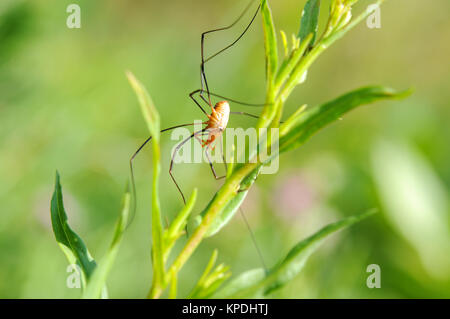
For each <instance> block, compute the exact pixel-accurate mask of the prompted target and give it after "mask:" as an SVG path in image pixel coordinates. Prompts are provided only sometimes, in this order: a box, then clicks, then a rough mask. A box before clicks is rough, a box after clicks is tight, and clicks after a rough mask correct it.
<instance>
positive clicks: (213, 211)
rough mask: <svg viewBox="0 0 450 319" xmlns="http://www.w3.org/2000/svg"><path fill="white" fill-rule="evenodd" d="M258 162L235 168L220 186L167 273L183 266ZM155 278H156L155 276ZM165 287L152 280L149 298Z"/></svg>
mask: <svg viewBox="0 0 450 319" xmlns="http://www.w3.org/2000/svg"><path fill="white" fill-rule="evenodd" d="M258 165H261V164H260V163H247V164H245V165H243V166H241V167H240V168H239V169H236V170H235V171H234V172H233V174H232V175H231V176H230V178H229V179H228V180H227V181H226V182H225V184H224V185H223V186H222V188H221V190H220V191H219V192H218V193H217V196H216V198H215V200H214V201H213V202H212V204H211V206H210V208H209V210H208V211H207V213H206V214H205V216H204V218H203V219H202V222H201V224H200V225H199V226H198V227H197V228H196V229H195V231H194V233H193V234H192V236H191V237H190V238H189V240H188V242H187V243H186V245H185V246H184V248H183V249H182V251H181V252H180V254H179V255H178V257H177V258H176V259H175V261H174V262H173V264H172V265H171V267H170V269H169V270H168V271H167V273H169V274H177V273H178V272H179V271H180V270H181V268H182V267H183V266H184V264H185V263H186V261H187V260H188V259H189V258H190V256H191V255H192V253H193V252H194V251H195V249H196V248H197V247H198V245H199V244H200V243H201V241H202V239H203V238H204V237H205V234H206V233H207V231H208V228H209V227H210V226H211V224H212V222H213V221H214V219H215V218H216V217H217V216H218V215H219V214H220V212H221V211H222V209H223V208H224V207H225V206H226V204H227V203H228V202H229V201H230V199H231V198H233V196H235V195H236V194H237V191H238V190H239V187H240V184H241V182H242V180H243V179H244V178H245V177H246V176H247V175H249V174H250V173H251V172H252V171H253V170H255V169H256V168H257V167H258ZM155 279H156V278H155ZM165 287H166V281H159V282H155V280H154V281H153V285H152V289H151V290H150V292H149V295H148V297H149V298H159V297H160V296H161V294H162V292H163V290H164V289H165Z"/></svg>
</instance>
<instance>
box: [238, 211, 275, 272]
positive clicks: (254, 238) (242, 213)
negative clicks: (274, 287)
mask: <svg viewBox="0 0 450 319" xmlns="http://www.w3.org/2000/svg"><path fill="white" fill-rule="evenodd" d="M239 212H240V213H241V216H242V219H243V220H244V223H245V225H246V226H247V229H248V231H249V232H250V237H251V238H252V242H253V245H254V246H255V248H256V251H257V252H258V257H259V260H260V261H261V264H262V265H263V267H264V270H265V272H266V274H267V273H268V272H269V270H268V268H267V266H266V263H265V262H264V257H263V255H262V252H261V249H259V246H258V243H257V242H256V237H255V234H254V233H253V231H252V228H251V227H250V223H249V222H248V220H247V217H245V214H244V211H243V210H242V208H241V207H239Z"/></svg>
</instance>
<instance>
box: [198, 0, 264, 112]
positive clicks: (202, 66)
mask: <svg viewBox="0 0 450 319" xmlns="http://www.w3.org/2000/svg"><path fill="white" fill-rule="evenodd" d="M253 2H254V0H251V1H250V3H249V4H248V6H247V7H246V8H245V10H244V11H243V12H242V13H241V15H240V16H239V17H238V18H237V19H236V20H235V21H234V22H233V23H232V24H230V25H229V26H227V27H223V28H218V29H214V30H209V31H206V32H203V33H202V37H201V56H202V62H201V64H200V83H201V88H202V89H201V92H200V97H201V98H202V99H203V100H204V101H205V102H206V103H208V104H209V105H211V96H210V93H209V87H208V81H207V80H206V74H205V63H206V62H208V61H210V60H211V59H213V58H214V57H216V56H217V55H219V54H221V53H222V52H224V51H226V50H227V49H229V48H231V47H232V46H233V45H235V44H236V43H237V42H238V41H239V40H240V39H241V38H242V37H243V36H244V34H245V33H246V32H247V31H248V29H249V28H250V26H251V25H252V23H253V21H254V20H255V18H256V15H257V14H258V12H259V9H260V7H261V4H259V5H258V9H257V10H256V12H255V14H254V15H253V17H252V19H251V21H250V23H249V24H248V25H247V27H246V28H245V30H244V32H242V34H241V35H239V37H237V39H236V40H234V41H233V42H232V43H231V44H229V45H227V46H226V47H225V48H223V49H222V50H219V51H218V52H216V53H214V54H213V55H211V56H210V57H208V58H206V59H205V53H204V43H205V36H206V35H207V34H209V33H213V32H218V31H223V30H227V29H230V28H232V27H233V26H234V25H235V24H236V23H238V22H239V20H241V18H242V17H243V16H244V15H245V13H246V12H247V11H248V10H249V9H250V7H251V5H252V4H253ZM205 87H206V92H207V93H208V100H206V99H205V98H204V97H203V92H204V88H205ZM211 106H212V105H211Z"/></svg>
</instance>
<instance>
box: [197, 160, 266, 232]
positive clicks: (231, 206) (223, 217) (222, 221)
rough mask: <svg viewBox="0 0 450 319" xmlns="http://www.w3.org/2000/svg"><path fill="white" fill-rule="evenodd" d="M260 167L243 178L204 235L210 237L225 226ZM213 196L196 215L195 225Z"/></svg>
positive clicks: (198, 223) (236, 209)
mask: <svg viewBox="0 0 450 319" xmlns="http://www.w3.org/2000/svg"><path fill="white" fill-rule="evenodd" d="M260 169H261V168H260V167H259V168H257V169H255V170H254V171H253V172H252V173H251V174H250V175H249V176H247V177H246V178H245V179H244V181H243V182H242V184H241V190H240V191H239V192H238V193H237V194H236V196H234V197H233V198H232V199H231V200H230V201H229V202H228V203H227V205H226V206H225V208H224V209H223V210H222V212H221V213H220V215H219V216H218V217H216V218H215V219H214V221H213V222H212V223H211V225H210V227H209V228H208V232H207V233H206V234H205V237H211V236H213V235H215V234H217V233H218V232H219V231H220V230H221V229H222V228H223V227H225V226H226V225H227V224H228V223H229V222H230V220H231V219H232V218H233V216H234V215H235V214H236V212H237V211H238V209H239V207H241V204H242V203H243V201H244V200H245V197H246V196H247V193H248V189H249V188H250V186H251V185H252V184H253V183H254V181H255V180H256V178H257V177H258V174H259V172H260ZM215 197H216V195H215V196H214V197H213V198H212V199H211V201H210V202H209V204H208V206H207V207H206V208H205V209H204V210H203V212H202V213H200V215H198V216H197V217H196V223H197V225H200V223H201V221H202V218H203V216H204V215H205V214H206V212H208V210H209V208H210V206H211V204H212V203H213V202H214V199H215Z"/></svg>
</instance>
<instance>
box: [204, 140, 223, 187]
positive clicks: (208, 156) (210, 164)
mask: <svg viewBox="0 0 450 319" xmlns="http://www.w3.org/2000/svg"><path fill="white" fill-rule="evenodd" d="M209 145H211V144H209ZM209 145H207V146H206V149H205V155H206V158H207V159H208V162H209V166H210V167H211V171H212V173H213V175H214V178H215V179H216V180H219V179H222V178H225V177H226V175H224V176H217V173H216V170H215V169H214V165H213V163H212V161H211V157H210V155H209V153H208V150H209V151H211V147H209Z"/></svg>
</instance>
